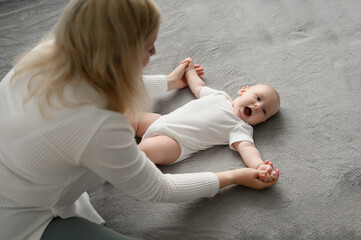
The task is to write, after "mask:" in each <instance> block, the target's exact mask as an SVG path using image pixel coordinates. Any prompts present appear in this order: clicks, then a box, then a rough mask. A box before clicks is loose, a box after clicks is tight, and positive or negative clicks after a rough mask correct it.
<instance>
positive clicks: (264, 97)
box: [232, 84, 280, 126]
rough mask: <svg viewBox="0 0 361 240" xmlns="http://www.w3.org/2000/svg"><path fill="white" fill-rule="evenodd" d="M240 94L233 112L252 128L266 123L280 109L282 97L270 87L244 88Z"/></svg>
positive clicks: (262, 85)
mask: <svg viewBox="0 0 361 240" xmlns="http://www.w3.org/2000/svg"><path fill="white" fill-rule="evenodd" d="M238 94H239V96H238V97H237V98H236V99H234V101H233V103H232V104H233V111H234V113H235V114H236V115H237V116H238V117H239V118H240V119H242V120H243V121H245V122H247V123H248V124H250V125H252V126H255V125H257V124H259V123H261V122H265V121H266V120H267V119H268V118H270V117H272V116H273V115H275V114H276V113H277V112H278V109H279V108H280V96H279V94H278V92H277V91H276V90H275V89H274V88H273V87H271V86H269V85H266V84H256V85H254V86H252V87H248V86H244V87H243V88H241V89H240V90H239V91H238Z"/></svg>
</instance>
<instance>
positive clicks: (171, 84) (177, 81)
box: [166, 59, 204, 91]
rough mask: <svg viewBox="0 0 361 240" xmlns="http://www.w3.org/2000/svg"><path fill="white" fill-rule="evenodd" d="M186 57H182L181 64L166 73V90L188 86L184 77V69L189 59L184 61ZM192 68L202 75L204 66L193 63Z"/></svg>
mask: <svg viewBox="0 0 361 240" xmlns="http://www.w3.org/2000/svg"><path fill="white" fill-rule="evenodd" d="M186 60H187V59H184V60H183V61H182V63H181V64H179V65H178V67H176V68H175V69H174V70H173V72H171V73H170V74H168V75H166V78H167V82H168V91H170V90H173V89H180V88H184V87H186V86H188V83H187V80H186V77H185V74H184V73H185V71H186V68H187V67H188V64H189V61H186ZM194 68H195V70H196V72H197V74H198V76H199V77H200V78H202V76H203V75H204V68H202V67H201V66H200V65H198V64H195V65H194Z"/></svg>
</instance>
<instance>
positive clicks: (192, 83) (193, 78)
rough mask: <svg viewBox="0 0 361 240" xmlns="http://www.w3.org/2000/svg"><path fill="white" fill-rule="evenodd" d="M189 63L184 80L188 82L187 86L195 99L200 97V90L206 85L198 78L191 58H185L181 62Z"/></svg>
mask: <svg viewBox="0 0 361 240" xmlns="http://www.w3.org/2000/svg"><path fill="white" fill-rule="evenodd" d="M187 61H188V62H189V64H188V67H187V69H186V74H185V75H186V78H187V82H188V86H189V88H190V89H191V91H192V93H193V94H194V96H196V98H199V97H200V94H201V90H202V88H203V87H204V86H205V85H206V84H205V83H204V82H203V80H202V79H201V78H200V77H199V76H198V74H197V72H196V70H195V68H194V63H193V60H192V59H191V58H186V59H184V60H183V61H182V63H183V62H187Z"/></svg>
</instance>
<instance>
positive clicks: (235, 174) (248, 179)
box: [216, 168, 279, 190]
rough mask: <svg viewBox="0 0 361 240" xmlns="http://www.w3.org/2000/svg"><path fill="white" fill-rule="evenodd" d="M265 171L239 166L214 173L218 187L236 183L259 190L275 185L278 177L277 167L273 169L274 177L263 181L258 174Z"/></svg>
mask: <svg viewBox="0 0 361 240" xmlns="http://www.w3.org/2000/svg"><path fill="white" fill-rule="evenodd" d="M265 173H266V172H265V171H260V170H256V169H253V168H240V169H235V170H230V171H224V172H219V173H216V175H217V177H218V179H219V188H223V187H225V186H228V185H231V184H237V185H241V186H244V187H249V188H253V189H256V190H260V189H263V188H266V187H271V186H273V185H275V184H276V183H277V181H278V178H279V169H277V170H275V174H276V175H275V179H274V180H273V181H272V182H264V181H262V180H261V179H260V176H261V175H262V174H265Z"/></svg>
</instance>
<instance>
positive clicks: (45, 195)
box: [0, 71, 219, 239]
mask: <svg viewBox="0 0 361 240" xmlns="http://www.w3.org/2000/svg"><path fill="white" fill-rule="evenodd" d="M12 74H13V72H12V71H11V72H10V73H9V74H8V75H7V76H6V77H5V78H4V79H3V80H2V81H1V82H0V115H1V118H0V239H39V238H40V236H41V234H42V232H43V231H44V229H45V227H46V226H47V224H48V223H49V222H50V221H51V219H52V218H53V217H54V216H61V217H63V218H67V217H71V216H79V217H83V218H87V219H89V220H91V221H94V222H97V223H100V222H102V221H103V220H102V219H101V217H100V216H99V215H98V214H97V213H96V212H95V210H94V209H93V207H92V206H91V204H90V201H89V199H88V198H87V196H86V192H85V191H86V190H87V189H89V188H90V187H91V186H93V185H94V184H95V183H97V182H98V181H99V180H100V178H103V179H106V180H107V181H109V182H111V183H112V184H114V185H115V186H116V187H117V188H119V189H120V190H122V191H124V192H125V193H127V194H129V195H132V196H135V197H137V198H139V199H145V200H152V201H167V202H179V201H188V200H192V199H196V198H200V197H209V196H213V195H215V194H216V193H217V191H218V188H219V182H218V178H217V176H216V175H215V174H214V173H193V174H179V175H169V174H163V173H162V172H161V171H160V170H159V169H158V168H157V167H156V166H155V165H154V164H153V163H152V162H151V161H150V160H149V159H148V158H146V156H145V154H144V153H142V152H141V151H140V150H139V148H138V146H137V144H136V142H135V140H134V132H133V129H132V127H131V126H130V125H129V123H128V121H127V120H126V119H125V118H124V117H123V116H122V115H121V114H120V113H115V112H112V111H108V110H104V109H102V108H100V107H98V106H97V105H82V106H78V107H64V108H60V109H53V108H47V109H45V110H46V112H47V113H48V114H49V115H50V117H51V118H50V119H44V118H43V117H42V116H41V114H40V113H39V111H38V107H37V105H36V103H35V102H34V101H33V100H30V101H29V102H28V103H27V104H25V105H23V103H22V100H23V96H26V91H27V90H26V89H27V85H26V83H27V82H26V81H25V80H26V79H23V80H24V81H22V82H20V84H16V85H14V86H11V85H10V78H11V76H12ZM24 77H26V76H24ZM158 79H160V78H158ZM147 81H148V80H147ZM159 81H160V82H161V80H159ZM150 82H151V80H150ZM164 82H165V81H164V78H163V84H161V85H162V86H163V90H157V91H154V93H156V94H155V95H159V94H162V93H163V92H165V91H166V90H165V89H164V86H165V85H164ZM148 86H150V85H148ZM153 86H156V84H155V85H153ZM151 88H152V87H151ZM153 89H156V87H154V88H153ZM68 90H69V92H66V94H67V96H72V93H73V94H74V92H73V91H72V89H67V91H68ZM83 90H84V91H85V92H83V93H81V94H79V95H77V97H79V96H82V97H86V96H87V97H89V98H90V99H86V100H93V101H95V102H96V101H97V100H99V99H98V98H97V96H95V95H94V93H93V92H87V89H86V88H85V87H84V89H83ZM74 99H76V98H75V96H74ZM89 102H92V101H89ZM80 196H81V197H80ZM19 229H21V231H19Z"/></svg>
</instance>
